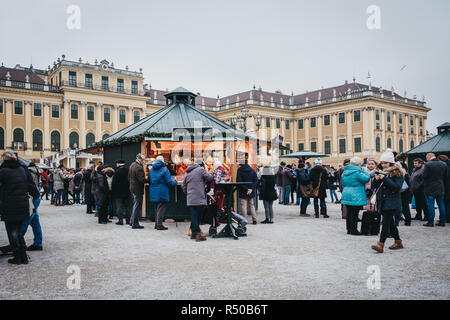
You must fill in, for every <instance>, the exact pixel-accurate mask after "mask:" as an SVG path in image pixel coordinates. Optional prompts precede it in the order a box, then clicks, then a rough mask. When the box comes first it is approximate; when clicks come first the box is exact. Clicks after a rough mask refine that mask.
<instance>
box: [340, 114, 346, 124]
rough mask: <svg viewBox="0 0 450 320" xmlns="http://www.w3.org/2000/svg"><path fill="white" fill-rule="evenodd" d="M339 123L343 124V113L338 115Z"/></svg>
mask: <svg viewBox="0 0 450 320" xmlns="http://www.w3.org/2000/svg"><path fill="white" fill-rule="evenodd" d="M339 123H345V113H344V112H340V113H339Z"/></svg>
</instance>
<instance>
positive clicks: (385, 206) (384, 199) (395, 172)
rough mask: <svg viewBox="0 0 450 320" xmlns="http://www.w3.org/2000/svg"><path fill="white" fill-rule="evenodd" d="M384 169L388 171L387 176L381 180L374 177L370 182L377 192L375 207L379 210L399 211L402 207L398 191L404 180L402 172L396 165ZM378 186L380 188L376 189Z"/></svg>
mask: <svg viewBox="0 0 450 320" xmlns="http://www.w3.org/2000/svg"><path fill="white" fill-rule="evenodd" d="M385 171H387V172H388V175H387V176H385V177H384V178H383V179H382V180H376V179H374V180H373V182H372V189H373V190H374V191H375V192H377V209H378V211H379V212H383V211H387V210H398V211H400V208H401V207H402V197H401V194H400V191H401V189H402V185H403V182H404V181H405V178H404V172H403V170H402V169H400V168H398V167H397V166H393V167H390V168H389V169H387V170H385ZM381 184H382V185H381ZM380 186H381V189H380V190H378V188H380ZM377 190H378V191H377Z"/></svg>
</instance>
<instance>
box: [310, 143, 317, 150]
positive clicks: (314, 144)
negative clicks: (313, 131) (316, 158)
mask: <svg viewBox="0 0 450 320" xmlns="http://www.w3.org/2000/svg"><path fill="white" fill-rule="evenodd" d="M311 151H312V152H317V142H315V141H313V142H311Z"/></svg>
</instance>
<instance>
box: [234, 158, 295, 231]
mask: <svg viewBox="0 0 450 320" xmlns="http://www.w3.org/2000/svg"><path fill="white" fill-rule="evenodd" d="M236 182H248V183H247V184H242V185H239V188H238V190H239V201H240V205H241V214H242V216H243V217H244V218H245V219H247V205H249V206H250V213H251V215H252V219H253V224H256V223H257V222H256V210H255V204H254V199H255V192H256V186H257V185H258V176H257V175H256V172H255V170H253V169H252V167H250V166H249V165H248V163H247V161H246V163H245V164H241V165H240V167H239V169H238V170H237V175H236ZM288 200H289V194H288Z"/></svg>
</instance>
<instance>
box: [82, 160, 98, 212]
mask: <svg viewBox="0 0 450 320" xmlns="http://www.w3.org/2000/svg"><path fill="white" fill-rule="evenodd" d="M94 168H95V163H94V161H91V162H89V168H88V169H87V170H86V171H85V172H84V174H83V181H84V201H85V202H86V213H87V214H93V213H94V212H93V211H92V209H93V208H94V207H95V203H94V197H93V196H92V180H91V175H92V172H93V171H94Z"/></svg>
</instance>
